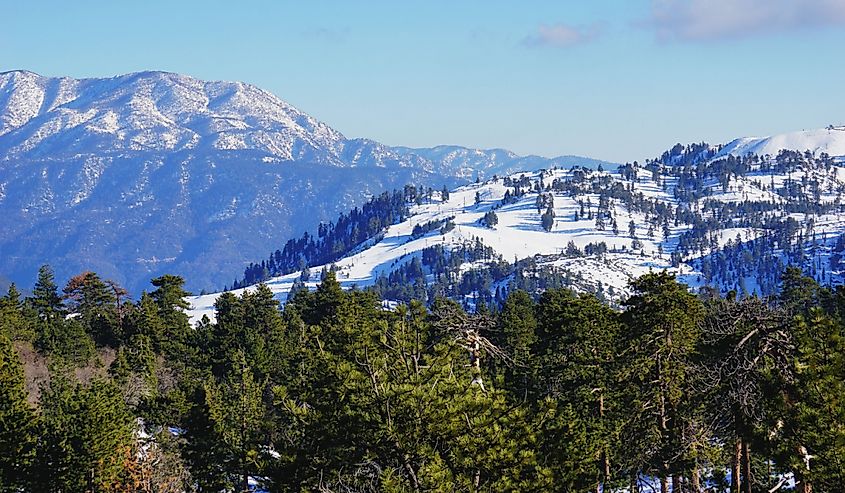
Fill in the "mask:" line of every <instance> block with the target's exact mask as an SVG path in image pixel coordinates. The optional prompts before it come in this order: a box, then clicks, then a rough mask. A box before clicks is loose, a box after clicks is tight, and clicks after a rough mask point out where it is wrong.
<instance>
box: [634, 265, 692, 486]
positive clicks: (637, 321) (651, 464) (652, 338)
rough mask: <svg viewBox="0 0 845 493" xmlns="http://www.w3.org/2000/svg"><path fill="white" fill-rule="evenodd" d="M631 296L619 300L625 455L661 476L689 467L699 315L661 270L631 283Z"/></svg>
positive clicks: (684, 290) (688, 295)
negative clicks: (622, 304) (621, 305)
mask: <svg viewBox="0 0 845 493" xmlns="http://www.w3.org/2000/svg"><path fill="white" fill-rule="evenodd" d="M631 287H632V288H633V289H634V292H635V294H634V295H633V296H632V297H631V298H630V299H628V300H627V301H626V302H625V305H626V310H625V313H624V315H623V320H624V326H625V328H624V331H623V333H624V340H623V342H622V344H623V346H622V347H623V348H625V349H624V353H625V356H624V359H623V360H622V364H623V372H622V376H623V380H624V382H625V385H626V387H625V388H623V392H624V393H625V394H624V395H625V396H626V398H627V400H628V401H627V402H626V403H624V404H623V405H624V406H625V409H626V413H627V416H628V417H629V420H628V422H627V423H626V425H625V427H624V429H625V432H626V435H625V437H624V439H625V443H626V444H628V446H627V448H628V449H629V451H630V452H632V453H633V454H634V455H633V456H631V457H626V458H625V459H626V461H627V462H628V464H629V466H630V467H631V469H632V472H633V470H636V469H639V468H641V469H642V472H643V473H645V474H651V475H654V476H657V477H658V478H660V480H661V490H662V491H663V493H666V492H667V491H668V481H669V479H671V478H673V476H674V477H676V476H678V475H682V474H684V473H687V472H689V471H691V470H692V469H694V468H695V465H694V463H693V462H692V460H693V458H694V457H693V454H692V453H691V450H692V449H693V448H694V447H693V444H692V443H690V440H691V439H692V438H693V437H694V436H695V435H694V434H691V433H688V430H690V429H694V428H695V423H694V422H693V421H694V417H693V416H690V415H689V414H685V411H687V410H689V404H690V401H691V399H690V390H689V389H690V383H691V381H692V375H691V373H692V364H693V361H694V357H695V354H696V347H697V343H698V338H699V322H700V320H701V318H702V316H703V308H702V305H701V302H700V301H699V300H698V299H697V298H696V297H695V296H694V295H692V294H691V293H690V292H689V291H688V289H687V287H686V286H685V285H683V284H680V283H679V282H677V281H676V280H675V277H674V276H673V275H671V274H668V273H666V272H660V273H651V274H646V275H644V276H642V277H640V278H638V279H636V280H634V281H632V283H631Z"/></svg>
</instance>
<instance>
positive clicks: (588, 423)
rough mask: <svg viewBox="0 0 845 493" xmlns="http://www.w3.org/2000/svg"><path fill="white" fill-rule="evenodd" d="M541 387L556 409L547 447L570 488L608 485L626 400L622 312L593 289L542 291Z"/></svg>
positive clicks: (615, 468)
mask: <svg viewBox="0 0 845 493" xmlns="http://www.w3.org/2000/svg"><path fill="white" fill-rule="evenodd" d="M537 321H538V330H537V333H538V342H537V344H536V353H537V354H536V358H537V361H536V363H535V364H536V366H537V368H538V370H537V379H536V390H535V392H536V394H537V396H538V398H539V399H545V400H546V402H547V405H548V404H551V405H552V409H556V413H555V414H554V419H552V420H550V422H549V423H547V424H546V425H545V427H546V428H545V431H544V433H543V436H544V437H545V440H544V441H543V442H542V443H543V447H544V450H545V454H546V456H547V457H549V459H550V460H552V461H554V463H555V472H556V473H557V475H558V477H559V478H560V480H561V481H563V482H564V484H566V485H568V486H567V488H569V489H572V490H583V489H588V488H591V487H593V488H597V487H599V486H601V487H603V488H607V487H609V485H608V482H609V481H611V479H612V473H613V472H615V471H618V470H619V469H620V468H621V465H620V462H621V459H619V458H618V455H619V452H620V451H619V447H618V443H619V440H620V426H621V422H620V416H621V415H622V414H624V412H625V410H624V409H623V408H622V402H621V401H620V399H621V396H620V395H619V386H618V383H617V380H618V378H617V375H618V371H619V368H618V366H617V363H616V355H617V354H618V351H619V349H620V347H619V344H620V342H619V337H620V333H621V329H620V322H619V316H618V314H617V313H616V312H614V311H613V310H612V309H610V308H609V307H608V306H607V305H605V304H603V303H602V302H601V301H599V300H598V299H597V298H596V297H595V296H593V295H587V294H585V295H580V296H579V295H575V294H574V293H572V292H571V291H569V290H567V289H556V290H549V291H546V292H544V293H543V294H542V295H541V296H540V301H539V302H538V304H537Z"/></svg>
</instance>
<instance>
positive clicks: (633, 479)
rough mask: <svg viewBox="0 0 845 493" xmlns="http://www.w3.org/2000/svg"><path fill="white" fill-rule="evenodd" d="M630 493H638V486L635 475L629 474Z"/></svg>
mask: <svg viewBox="0 0 845 493" xmlns="http://www.w3.org/2000/svg"><path fill="white" fill-rule="evenodd" d="M631 493H640V484H639V482H638V481H637V473H634V474H631Z"/></svg>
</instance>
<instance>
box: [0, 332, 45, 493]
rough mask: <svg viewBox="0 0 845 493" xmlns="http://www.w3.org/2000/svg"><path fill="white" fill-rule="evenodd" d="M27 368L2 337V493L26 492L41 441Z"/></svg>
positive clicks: (0, 468) (0, 410) (0, 450)
mask: <svg viewBox="0 0 845 493" xmlns="http://www.w3.org/2000/svg"><path fill="white" fill-rule="evenodd" d="M26 397H27V394H26V388H25V387H24V375H23V367H22V365H21V362H20V359H19V358H18V354H17V352H16V351H15V348H14V347H13V346H12V342H11V341H10V340H9V339H8V338H7V337H6V336H5V335H3V334H0V492H3V493H6V492H10V493H11V492H16V491H25V490H26V489H28V488H27V487H28V486H29V484H28V481H29V479H30V478H31V473H32V470H31V467H32V461H33V458H34V455H35V454H34V452H35V443H36V439H37V434H36V432H37V425H36V419H35V413H34V412H33V411H32V409H31V408H30V406H29V404H28V403H27V401H26Z"/></svg>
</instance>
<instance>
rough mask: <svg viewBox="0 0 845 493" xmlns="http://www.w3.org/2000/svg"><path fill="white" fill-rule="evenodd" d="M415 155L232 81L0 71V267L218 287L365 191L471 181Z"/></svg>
mask: <svg viewBox="0 0 845 493" xmlns="http://www.w3.org/2000/svg"><path fill="white" fill-rule="evenodd" d="M423 151H424V150H420V153H414V152H408V151H407V150H405V149H399V150H397V149H393V148H391V147H389V146H385V145H383V144H380V143H378V142H375V141H372V140H367V139H347V138H346V137H344V136H343V135H342V134H341V133H340V132H338V131H336V130H334V129H332V128H331V127H329V126H328V125H326V124H325V123H322V122H320V121H318V120H316V119H315V118H313V117H311V116H309V115H307V114H306V113H304V112H302V111H300V110H298V109H296V108H294V107H293V106H291V105H290V104H288V103H286V102H285V101H283V100H281V99H279V98H278V97H276V96H275V95H273V94H270V93H268V92H267V91H264V90H262V89H259V88H257V87H255V86H252V85H249V84H244V83H240V82H207V81H202V80H198V79H195V78H192V77H188V76H184V75H179V74H174V73H165V72H140V73H134V74H128V75H122V76H118V77H113V78H98V79H72V78H68V77H61V78H52V77H44V76H40V75H38V74H35V73H32V72H26V71H13V72H5V73H0V214H2V216H3V218H4V219H3V222H2V228H0V273H2V274H4V275H6V276H8V277H10V278H11V279H12V280H14V281H16V282H17V283H19V284H21V285H22V286H30V285H31V284H32V282H33V277H34V275H35V272H36V271H37V268H38V266H39V265H40V264H43V263H50V264H52V265H53V267H54V268H55V269H56V271H57V276H58V278H59V279H60V280H61V279H67V278H68V277H69V276H71V275H74V274H76V273H79V272H80V271H83V270H89V269H90V270H95V271H97V272H98V273H100V274H101V275H103V276H105V277H109V278H114V279H115V280H117V281H118V282H121V283H123V284H125V285H126V286H127V287H128V288H130V290H131V291H132V292H134V293H136V294H137V293H138V292H139V291H140V290H141V289H143V288H144V287H146V286H147V282H148V280H149V279H150V278H151V277H154V276H156V275H160V274H162V273H176V274H181V275H183V276H185V277H186V278H187V279H188V282H189V288H191V289H194V290H199V289H200V288H213V287H215V286H218V287H219V286H222V285H224V284H226V283H229V282H231V278H230V277H229V276H230V275H231V273H232V272H238V271H240V270H241V269H242V268H243V265H244V264H245V263H246V262H248V261H249V260H252V259H254V258H256V257H257V256H259V255H261V254H263V253H264V251H266V250H267V249H268V248H270V247H271V246H272V245H274V244H276V243H278V242H280V241H282V240H283V239H285V238H288V237H290V236H292V235H294V234H298V233H299V232H300V231H302V230H304V229H309V228H313V227H315V226H316V225H317V224H318V223H319V222H320V221H321V220H329V219H332V218H333V217H334V216H335V215H336V214H337V213H338V212H340V211H345V210H348V209H349V208H351V207H352V206H354V205H356V204H360V203H361V202H363V201H364V200H366V198H367V197H369V196H371V195H372V194H375V193H380V192H381V191H383V190H388V189H391V188H396V187H402V186H404V185H406V184H409V183H413V184H422V185H430V186H435V187H441V186H443V185H444V184H445V185H450V186H453V185H457V184H460V183H466V182H468V181H469V179H470V178H471V179H475V177H476V174H475V173H467V172H466V169H465V166H464V167H459V166H458V167H456V166H454V165H453V164H452V163H447V162H446V161H445V160H436V159H430V158H427V157H425V156H423V155H421V154H424V153H423ZM473 164H474V165H476V164H477V165H478V167H479V169H483V170H484V173H481V176H482V177H484V176H490V175H492V174H495V173H504V172H508V171H512V168H511V167H510V164H511V163H510V162H507V163H502V164H501V165H500V163H499V162H497V161H495V160H494V159H493V158H489V159H488V161H486V162H485V161H484V159H481V161H480V162H479V161H478V160H476V161H475V162H474V163H473ZM532 164H533V165H536V166H537V167H545V166H546V165H545V163H544V162H543V160H542V159H535V160H534V161H532ZM486 173H489V175H488V174H486Z"/></svg>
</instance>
